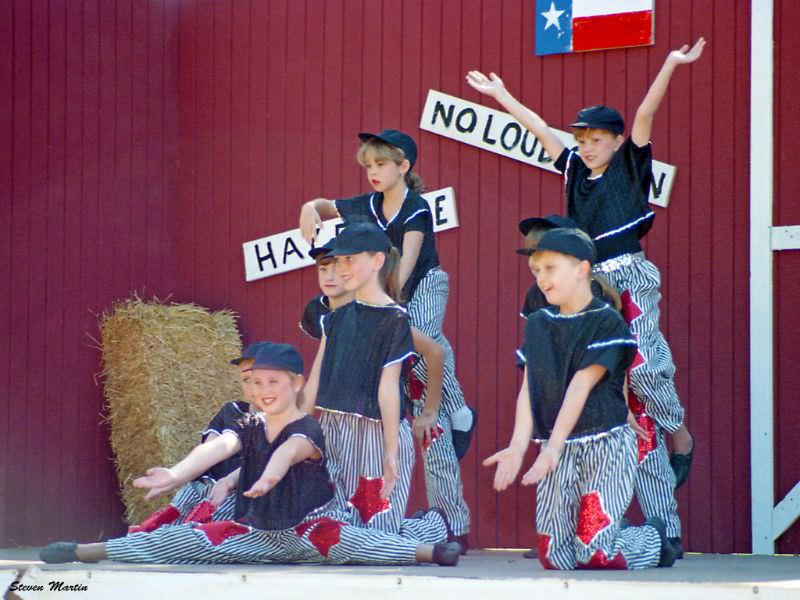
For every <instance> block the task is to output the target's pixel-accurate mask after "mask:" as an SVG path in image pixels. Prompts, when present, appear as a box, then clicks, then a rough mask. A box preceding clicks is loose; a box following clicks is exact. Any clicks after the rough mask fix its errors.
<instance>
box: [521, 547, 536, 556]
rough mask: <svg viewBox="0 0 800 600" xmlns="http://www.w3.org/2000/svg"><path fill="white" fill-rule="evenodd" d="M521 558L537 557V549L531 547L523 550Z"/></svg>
mask: <svg viewBox="0 0 800 600" xmlns="http://www.w3.org/2000/svg"><path fill="white" fill-rule="evenodd" d="M522 558H539V549H538V548H531V549H530V550H528V551H527V552H523V553H522Z"/></svg>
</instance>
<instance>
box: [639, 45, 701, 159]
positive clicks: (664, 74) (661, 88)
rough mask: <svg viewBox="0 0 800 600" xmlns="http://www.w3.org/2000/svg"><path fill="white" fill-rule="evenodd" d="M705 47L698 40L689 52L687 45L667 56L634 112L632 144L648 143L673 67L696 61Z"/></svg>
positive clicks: (641, 144)
mask: <svg viewBox="0 0 800 600" xmlns="http://www.w3.org/2000/svg"><path fill="white" fill-rule="evenodd" d="M705 45H706V41H705V39H703V38H700V39H699V40H697V42H696V43H695V45H694V46H693V47H692V49H691V50H689V46H688V45H685V46H683V47H682V48H681V49H680V50H673V51H672V52H670V53H669V54H668V55H667V59H666V60H665V61H664V65H663V66H662V67H661V70H660V71H659V72H658V75H656V78H655V79H654V80H653V83H652V84H650V89H649V90H647V94H646V95H645V97H644V100H642V103H641V104H640V105H639V108H638V109H637V111H636V117H635V118H634V120H633V127H632V128H631V139H632V140H633V143H634V144H636V145H637V146H644V145H646V144H647V143H648V142H649V141H650V133H651V132H652V130H653V117H654V116H655V114H656V110H658V107H659V105H660V104H661V100H663V99H664V95H665V94H666V93H667V87H669V81H670V79H672V73H673V71H674V70H675V67H677V66H679V65H686V64H689V63H693V62H694V61H696V60H697V59H698V58H700V55H701V54H702V53H703V47H704V46H705Z"/></svg>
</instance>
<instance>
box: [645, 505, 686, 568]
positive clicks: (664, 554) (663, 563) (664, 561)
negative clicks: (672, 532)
mask: <svg viewBox="0 0 800 600" xmlns="http://www.w3.org/2000/svg"><path fill="white" fill-rule="evenodd" d="M644 524H645V525H649V526H650V527H652V528H653V529H655V530H656V531H657V532H658V537H659V538H661V556H660V557H659V561H658V566H659V567H671V566H672V565H674V564H675V561H676V560H677V559H678V552H677V550H676V549H675V547H674V546H673V545H672V544H671V543H670V541H669V538H667V524H666V523H664V521H663V520H661V519H659V518H658V517H650V518H649V519H647V520H646V521H645V522H644Z"/></svg>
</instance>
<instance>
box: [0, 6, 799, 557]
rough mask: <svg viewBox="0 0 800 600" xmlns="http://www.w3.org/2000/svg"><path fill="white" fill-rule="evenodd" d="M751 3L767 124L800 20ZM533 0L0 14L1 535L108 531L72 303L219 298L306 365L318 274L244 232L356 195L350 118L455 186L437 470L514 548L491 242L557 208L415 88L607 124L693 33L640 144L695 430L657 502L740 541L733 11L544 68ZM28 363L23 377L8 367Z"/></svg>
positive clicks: (494, 540) (740, 218)
mask: <svg viewBox="0 0 800 600" xmlns="http://www.w3.org/2000/svg"><path fill="white" fill-rule="evenodd" d="M776 4H777V10H778V12H779V13H780V14H781V15H783V16H782V17H781V19H783V21H780V20H778V19H777V18H776V23H782V25H781V26H780V27H778V29H776V35H779V36H780V40H785V46H784V45H782V43H778V44H777V50H776V59H777V61H778V62H777V63H776V68H777V69H776V78H777V79H776V83H777V84H778V85H779V88H778V90H779V92H778V93H779V98H777V99H776V109H777V110H778V113H777V114H776V117H782V116H784V115H785V117H786V119H787V120H786V122H791V114H790V110H791V108H790V107H791V105H790V104H789V103H790V102H791V100H792V99H793V98H794V97H796V95H797V83H796V78H791V77H790V73H791V66H792V64H793V61H792V60H791V58H790V55H791V56H797V54H796V52H794V51H793V46H792V45H791V44H794V43H795V42H793V41H792V39H791V33H792V31H793V30H794V29H795V28H792V26H791V25H792V24H793V19H794V20H797V17H796V15H794V16H793V15H792V11H790V10H789V6H790V5H789V0H779V1H778V2H776ZM534 5H535V3H533V2H530V1H527V0H507V1H504V2H502V3H501V2H497V3H493V2H481V1H480V0H450V1H447V0H443V1H441V2H402V1H401V0H328V1H322V0H308V1H306V2H287V1H285V0H274V1H266V0H264V1H260V0H251V1H246V0H235V1H234V0H215V1H213V2H212V1H210V0H204V1H193V0H186V1H184V2H181V3H170V2H157V1H154V2H135V1H129V2H124V1H122V0H105V1H99V0H95V1H90V0H87V2H84V3H83V4H82V5H81V8H80V9H79V10H77V11H76V10H74V9H73V8H72V7H71V8H70V10H69V11H68V10H67V8H66V3H56V2H44V1H42V0H38V1H31V0H26V1H22V0H17V1H15V2H7V3H4V4H2V7H0V12H1V13H2V14H0V28H2V30H1V31H0V58H4V59H6V60H2V61H0V65H2V66H0V77H2V81H0V90H3V92H0V102H2V103H3V104H2V110H0V124H1V125H0V128H2V131H3V133H5V134H6V135H5V136H4V139H9V140H11V141H12V143H11V144H7V145H4V146H0V170H2V177H0V185H2V187H1V188H0V190H2V192H0V193H1V194H2V196H0V197H2V201H3V208H4V210H3V211H1V212H0V227H2V230H1V231H2V233H1V234H0V244H3V245H4V247H3V249H4V251H3V252H2V253H0V256H2V257H3V262H2V263H0V264H2V271H0V281H2V290H3V291H4V293H3V303H2V307H3V313H2V321H0V322H2V325H0V327H2V328H3V329H2V331H0V336H2V337H0V339H2V340H4V342H3V343H2V344H0V365H2V366H3V367H2V368H3V369H4V371H3V375H2V379H0V386H2V387H0V390H2V397H3V399H4V409H5V411H6V413H5V414H6V415H7V417H6V418H5V419H0V428H2V429H0V431H1V432H2V434H3V435H2V440H3V441H2V442H0V448H2V450H1V451H2V452H3V456H2V457H0V543H2V544H13V543H26V544H33V543H40V542H42V541H45V540H48V539H51V538H53V537H65V538H66V537H80V538H84V539H91V538H93V537H97V536H98V535H108V534H111V533H119V532H120V530H121V516H122V510H121V506H120V503H119V500H118V497H117V494H116V481H115V480H114V475H113V468H112V466H111V463H110V460H109V457H110V450H109V445H108V441H107V439H108V435H107V431H106V430H105V429H104V428H103V427H102V426H101V425H98V423H99V418H98V415H99V412H100V407H101V405H102V395H101V389H100V387H99V386H97V385H95V383H94V374H95V373H96V371H97V370H98V368H99V353H98V352H97V350H96V349H94V348H92V347H91V344H90V343H89V342H88V341H87V336H86V335H85V334H86V332H89V333H92V334H93V335H95V336H96V329H97V327H96V320H95V317H94V315H93V314H92V313H93V312H95V313H96V312H99V311H102V310H104V309H106V308H108V307H109V306H110V304H111V302H112V301H113V300H115V299H118V298H123V297H126V296H128V295H129V294H130V293H131V291H132V290H139V291H144V293H145V294H148V295H149V294H151V293H153V294H156V295H159V296H162V297H163V296H166V295H168V294H172V297H173V299H175V300H177V301H192V302H197V303H199V304H202V305H204V306H207V307H209V308H212V309H219V308H232V309H233V310H235V311H237V312H238V313H239V314H240V315H241V320H240V329H241V331H242V333H243V337H244V339H245V341H252V340H256V339H260V338H270V339H281V340H285V341H290V342H293V343H297V344H299V345H300V346H301V348H302V350H303V352H304V355H305V356H306V358H307V359H308V360H309V361H310V360H311V358H312V356H313V352H314V345H313V344H311V343H310V342H309V341H308V340H307V339H304V338H302V337H301V334H300V332H299V330H298V328H297V321H298V318H299V313H300V311H301V309H302V307H303V306H304V304H305V301H306V300H307V299H308V298H309V297H311V296H312V295H314V294H315V293H316V292H317V287H316V281H315V275H314V273H313V270H309V269H306V270H302V271H295V272H291V273H288V274H284V275H279V276H275V277H272V278H269V279H265V280H260V281H256V282H251V283H246V282H245V281H244V270H243V261H242V253H241V244H242V242H245V241H249V240H254V239H257V238H260V237H263V236H265V235H268V234H271V233H277V232H280V231H284V230H286V229H289V228H293V227H295V226H296V224H297V216H298V212H299V207H300V204H301V203H302V202H303V201H305V200H307V199H309V198H312V197H315V196H319V195H324V196H329V197H335V196H340V195H352V194H355V193H357V192H360V191H363V190H365V189H367V186H366V185H365V183H366V182H365V181H364V177H363V175H362V173H361V169H360V167H358V165H357V164H356V162H355V160H354V153H355V150H356V136H355V134H356V133H357V132H359V131H364V130H366V131H370V130H377V129H380V128H383V127H397V128H400V129H403V130H405V131H408V132H410V133H411V134H412V135H413V136H414V137H415V138H416V139H417V141H418V143H419V147H420V160H419V163H418V165H419V166H418V171H419V172H420V173H421V174H422V176H423V177H424V178H425V180H426V182H427V184H428V188H429V189H437V188H439V187H445V186H453V187H454V188H455V193H456V201H457V205H458V208H459V214H460V219H461V226H460V227H459V228H458V229H455V230H451V231H447V232H444V233H442V234H439V237H438V244H439V252H440V257H441V259H442V263H443V266H444V267H445V269H446V270H447V271H448V272H449V273H450V277H451V295H450V304H449V306H448V315H447V319H446V322H445V330H446V333H447V335H448V336H449V338H450V340H451V342H452V343H453V346H454V349H455V352H456V358H457V372H458V375H459V378H460V380H461V383H462V385H463V387H464V389H465V392H466V395H467V398H468V401H469V402H470V403H471V404H473V405H475V406H477V408H478V411H479V413H480V427H479V430H478V435H477V439H476V440H475V443H474V445H473V449H472V450H471V451H470V453H469V455H468V456H467V458H466V459H465V460H464V462H463V463H462V468H463V474H464V480H465V491H466V495H467V500H468V502H469V504H470V506H471V508H472V510H473V515H474V525H473V531H474V534H473V539H472V541H473V543H475V544H478V545H481V546H526V545H529V544H531V543H532V542H533V541H534V528H533V509H534V507H533V495H534V494H533V490H530V489H522V488H515V489H513V490H510V491H507V492H506V493H504V494H501V495H496V494H495V493H494V492H493V491H492V489H491V475H492V474H491V472H489V471H488V470H485V469H482V468H481V467H480V464H479V463H480V460H481V459H482V458H483V457H485V456H487V455H489V454H490V453H492V452H493V451H494V450H495V449H497V448H499V447H501V446H502V445H503V444H505V443H506V442H507V440H508V438H509V436H510V433H511V428H512V420H513V409H512V406H513V402H514V398H515V395H516V389H517V385H518V375H517V373H516V371H515V369H514V366H513V356H512V354H513V351H514V349H515V347H516V345H517V343H518V339H519V333H520V325H521V322H520V320H519V317H518V316H517V311H518V308H519V304H520V300H521V298H522V294H523V293H524V290H525V289H526V288H527V286H528V285H529V280H530V277H529V274H528V273H527V271H526V268H525V265H524V264H523V262H522V261H520V260H518V257H517V256H516V255H515V254H514V253H513V249H514V248H515V247H517V244H518V241H519V240H518V238H517V235H518V234H517V233H516V223H517V221H518V220H519V219H520V218H521V217H524V216H529V215H534V214H541V213H549V212H558V211H560V210H561V209H562V206H563V199H562V198H561V186H560V181H559V178H558V177H557V176H556V175H554V174H552V173H548V172H544V171H542V170H539V169H536V168H531V167H529V166H525V165H523V164H521V163H517V162H515V161H512V160H510V159H506V158H502V157H499V156H496V155H492V154H488V153H486V152H483V151H480V150H478V149H476V148H472V147H469V146H465V145H462V144H460V143H458V142H455V141H452V140H448V139H444V138H441V137H438V136H436V135H434V134H431V133H428V132H423V131H420V130H419V128H418V123H419V116H420V113H421V109H422V106H423V103H424V100H425V96H426V94H427V91H428V90H429V89H437V90H441V91H443V92H445V93H448V94H452V95H455V96H461V97H464V98H466V99H469V100H472V101H478V102H484V103H486V104H487V105H488V106H491V107H493V108H496V105H494V104H493V103H492V101H491V100H484V99H482V98H479V97H478V95H477V94H476V93H475V92H474V91H473V90H472V89H471V88H469V87H468V86H467V85H466V84H465V83H464V80H463V76H464V73H465V72H466V71H467V70H469V69H473V68H479V69H483V70H485V71H496V72H498V73H500V74H501V75H502V76H503V78H504V80H505V81H506V84H507V85H508V87H509V88H510V89H511V90H512V91H513V92H514V93H516V94H517V95H518V97H520V98H521V100H522V101H523V102H525V103H526V104H529V105H531V106H534V107H537V108H538V110H539V111H540V113H541V114H542V115H543V116H544V117H545V119H547V120H548V121H549V122H550V123H551V124H552V125H554V126H563V124H565V123H567V122H569V120H570V119H571V118H572V117H573V116H574V114H575V112H576V111H577V109H579V108H580V107H582V106H584V105H587V104H591V103H596V102H598V101H603V102H605V103H607V104H610V105H612V106H616V107H618V108H619V109H620V110H621V111H622V112H623V114H624V115H625V116H626V117H627V119H628V121H630V120H631V119H632V118H633V113H634V111H635V109H636V106H637V104H638V102H639V100H640V99H641V97H642V95H643V94H644V93H645V91H646V89H647V85H648V83H649V81H650V80H651V79H652V77H653V76H654V75H655V73H656V72H657V70H658V68H659V66H660V64H661V62H662V61H663V58H664V56H665V55H666V53H667V51H668V50H669V49H671V48H674V47H677V46H680V45H681V44H683V43H685V42H689V41H692V40H694V39H695V38H697V37H698V36H699V35H705V36H706V37H707V38H709V39H710V41H711V45H710V46H709V47H708V48H707V51H706V55H705V56H704V57H703V59H702V61H700V62H699V63H697V64H695V65H693V66H692V67H690V68H683V69H680V70H679V71H678V73H676V76H675V80H674V82H673V85H672V87H671V89H670V92H669V95H668V97H667V98H666V99H665V101H664V104H663V105H662V107H661V109H660V111H659V114H658V116H657V118H656V123H655V129H654V133H653V140H654V153H655V157H656V158H657V159H659V160H662V161H665V162H668V163H671V164H674V165H676V166H677V167H678V173H677V179H676V182H675V187H674V188H673V191H672V199H671V205H670V207H669V208H667V209H661V208H656V211H657V213H658V217H657V220H656V224H655V227H654V229H653V231H652V232H651V233H650V235H649V236H648V238H647V252H648V255H649V257H650V258H651V259H652V260H653V261H654V262H655V263H656V264H657V265H658V266H659V267H660V268H661V272H662V278H663V285H662V292H663V294H664V301H663V302H662V327H663V329H664V331H665V332H666V334H667V336H668V339H669V340H670V343H671V346H672V349H673V352H674V355H675V362H676V364H677V366H678V375H677V379H676V382H677V385H678V391H679V393H680V395H681V397H682V398H683V400H684V403H685V405H686V407H687V409H688V423H689V425H690V427H691V429H692V430H693V431H694V432H695V434H696V435H697V437H698V450H697V454H696V457H695V461H696V462H695V467H694V471H693V474H692V477H691V478H690V480H689V483H688V484H687V486H686V487H685V488H683V489H681V490H680V492H679V494H678V499H679V502H680V505H681V515H682V517H683V519H684V527H685V537H684V541H685V542H686V543H687V545H688V547H689V548H690V549H692V550H702V551H713V552H731V551H747V550H749V548H750V526H749V485H750V484H749V476H748V473H749V403H748V397H749V381H748V368H749V363H748V352H749V346H748V333H747V322H748V314H749V313H748V308H749V307H748V286H747V280H746V274H747V272H748V258H747V256H748V250H749V247H748V219H749V213H748V210H749V209H748V177H749V172H748V162H747V156H748V152H749V147H748V140H747V131H748V127H749V119H748V114H749V103H748V90H749V44H748V42H747V40H748V39H749V35H750V31H749V12H750V3H749V2H746V1H745V0H736V1H735V3H734V4H733V5H731V4H730V3H728V2H726V3H724V5H723V3H719V2H713V1H711V0H705V1H704V2H691V1H690V0H671V1H670V2H666V0H659V1H658V2H657V3H656V21H655V22H656V45H655V46H654V47H652V48H638V49H630V50H613V51H608V52H600V53H589V54H582V55H564V56H551V57H543V58H538V57H536V56H535V55H534V54H533V21H534V18H535V15H534V8H533V7H534ZM717 8H719V9H720V10H716V9H717ZM795 12H796V11H795ZM6 90H10V93H8V92H6ZM782 108H783V111H781V109H782ZM794 129H796V128H791V127H790V128H788V129H786V131H793V130H794ZM788 146H789V147H790V146H791V145H790V144H789V145H788ZM790 157H791V155H790V153H789V154H787V155H786V156H784V155H783V154H780V153H778V154H776V165H777V164H780V165H781V166H784V169H782V170H780V171H779V178H778V180H777V183H776V188H778V190H779V191H783V192H785V193H786V194H787V198H791V197H796V194H795V195H792V193H791V192H792V190H793V189H794V188H793V186H796V183H793V182H791V181H790V180H789V177H788V176H787V175H783V173H787V172H791V171H790V169H788V170H787V169H786V167H787V166H789V163H788V161H789V160H790ZM781 161H783V162H781ZM6 207H10V209H9V210H5V208H6ZM796 210H797V209H796V207H795V206H790V204H789V203H788V200H787V201H785V202H784V203H782V204H780V205H779V206H778V209H777V210H776V218H778V216H779V217H780V218H779V220H783V221H787V222H785V223H781V224H796V223H797V222H800V219H797V218H796V217H797V213H796ZM781 211H783V212H781ZM792 211H795V212H794V216H792V214H791V213H792ZM796 254H797V253H796V252H795V253H791V252H786V253H783V254H782V255H780V256H778V258H777V261H776V263H777V265H776V273H777V274H778V278H779V280H780V283H781V286H785V287H781V289H780V291H779V294H778V299H777V301H776V310H777V311H778V312H777V313H776V331H778V332H779V339H778V342H777V345H776V348H777V349H778V354H779V357H778V368H779V369H780V372H779V376H778V381H777V384H776V387H778V388H779V389H778V397H779V403H780V409H781V410H782V411H784V412H783V414H784V415H786V417H787V418H786V419H785V421H784V422H782V423H781V424H780V425H779V438H778V448H779V452H778V462H779V477H778V482H777V487H778V488H780V489H779V491H780V490H782V493H785V491H786V490H788V489H789V488H790V487H791V485H793V482H794V481H796V480H797V479H798V477H797V472H796V469H795V470H794V471H793V465H792V464H791V463H790V462H789V458H788V457H789V456H792V455H794V454H796V453H794V454H792V453H791V450H792V448H794V447H795V446H796V444H797V441H796V440H797V439H799V438H798V436H797V434H796V423H798V422H799V421H798V418H797V417H798V414H797V411H798V409H797V403H796V402H792V399H793V398H792V397H791V392H790V391H789V390H792V389H797V388H798V384H800V381H797V382H795V381H794V379H796V378H797V376H796V375H794V373H795V372H796V371H797V370H796V369H792V365H791V364H790V361H789V357H790V356H792V355H793V354H792V352H793V351H794V353H795V354H796V350H797V349H796V348H795V347H794V346H796V341H793V340H790V339H787V335H786V334H785V333H784V332H785V331H787V329H786V328H790V329H788V331H795V332H796V331H797V322H796V319H797V317H796V311H792V310H791V305H790V298H791V295H789V293H788V291H790V290H792V289H793V288H792V286H794V287H795V288H796V286H797V282H796V281H795V280H796V277H795V278H792V277H791V276H790V274H791V273H792V272H795V273H796V272H797V265H796V264H794V263H795V262H796V260H795V259H796V258H797V256H796ZM784 290H786V291H784ZM792 327H793V328H794V329H791V328H792ZM796 338H797V336H796V335H795V336H794V339H795V340H796ZM793 345H794V346H793ZM39 361H43V362H44V367H43V368H42V369H41V370H34V369H33V368H31V366H32V365H35V364H38V362H39ZM793 377H794V379H792V378H793ZM54 388H55V390H56V391H55V392H53V389H54ZM794 398H796V396H794ZM793 445H794V446H793ZM415 502H417V503H420V502H422V494H421V490H420V489H419V486H417V489H416V491H415ZM793 531H796V529H795V530H793ZM799 543H800V542H798V538H797V536H796V533H792V532H790V533H789V534H787V535H786V536H784V540H783V541H782V546H781V548H782V549H783V550H784V551H795V552H796V551H798V548H800V545H798V544H799Z"/></svg>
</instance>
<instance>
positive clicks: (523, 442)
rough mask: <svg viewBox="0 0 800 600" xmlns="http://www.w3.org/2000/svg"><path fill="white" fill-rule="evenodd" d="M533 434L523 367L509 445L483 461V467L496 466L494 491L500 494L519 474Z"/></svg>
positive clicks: (526, 374) (525, 375)
mask: <svg viewBox="0 0 800 600" xmlns="http://www.w3.org/2000/svg"><path fill="white" fill-rule="evenodd" d="M532 433H533V415H532V414H531V401H530V394H529V392H528V367H527V366H526V367H525V374H524V376H523V378H522V386H520V389H519V394H517V412H516V416H515V418H514V433H513V435H512V436H511V443H509V444H508V447H507V448H505V449H503V450H500V451H499V452H497V453H495V454H493V455H492V456H490V457H489V458H487V459H486V460H484V461H483V466H484V467H488V466H491V465H494V464H496V465H497V471H495V474H494V489H495V490H497V491H498V492H502V491H503V490H504V489H506V488H507V487H508V486H509V485H511V484H512V483H514V480H515V479H516V478H517V474H519V470H520V467H522V459H523V458H524V457H525V451H526V450H527V449H528V445H529V444H530V440H531V434H532Z"/></svg>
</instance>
